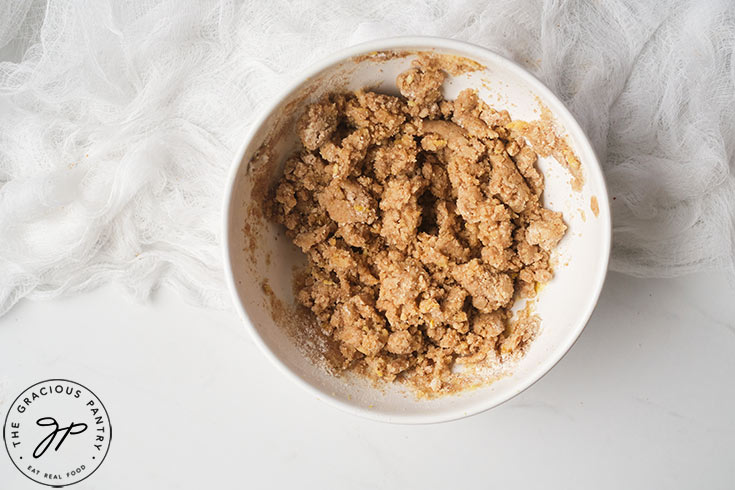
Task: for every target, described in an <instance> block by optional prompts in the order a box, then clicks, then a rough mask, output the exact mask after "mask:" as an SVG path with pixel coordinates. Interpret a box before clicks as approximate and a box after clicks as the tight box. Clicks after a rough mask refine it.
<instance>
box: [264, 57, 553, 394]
mask: <svg viewBox="0 0 735 490" xmlns="http://www.w3.org/2000/svg"><path fill="white" fill-rule="evenodd" d="M444 78H445V71H443V69H442V67H441V66H440V65H439V64H438V63H437V62H436V61H435V59H433V58H431V57H427V56H421V57H419V58H418V59H417V60H416V61H415V62H414V66H413V67H412V68H411V69H409V70H408V71H406V72H403V73H401V74H400V75H399V76H398V78H397V81H396V83H397V86H398V89H399V90H400V93H401V94H402V97H394V96H390V95H385V94H380V93H375V92H371V91H363V90H359V91H357V92H354V93H333V94H329V95H328V96H325V97H324V98H322V99H321V100H320V101H319V102H317V103H314V104H311V105H310V106H309V107H308V108H307V110H306V112H305V114H304V115H303V117H302V118H301V119H300V121H299V124H298V134H299V138H300V140H301V143H302V145H303V149H302V150H301V151H298V152H297V153H295V154H294V155H292V156H291V157H290V158H289V159H288V161H287V162H286V165H285V170H284V175H283V177H282V178H281V179H280V181H279V183H278V185H277V187H276V188H275V191H274V196H275V200H274V201H275V204H274V207H273V210H272V217H273V219H274V220H276V221H277V222H278V223H281V224H283V225H284V226H285V227H286V234H287V235H288V237H289V238H290V239H291V240H293V243H294V244H296V245H297V246H298V247H300V248H301V250H303V252H304V253H305V254H306V256H307V257H308V262H309V266H308V274H307V277H306V279H305V280H304V281H303V283H302V284H301V285H300V288H299V291H298V301H299V302H300V303H301V304H302V305H304V306H305V307H307V308H308V309H309V310H311V312H313V314H314V315H315V317H316V319H317V320H318V323H319V325H320V326H321V329H322V330H323V331H324V333H325V334H326V335H328V336H329V337H330V338H331V339H332V340H333V341H334V342H335V343H336V345H337V347H338V350H339V353H340V355H339V359H338V364H339V366H338V367H339V368H340V369H351V370H356V371H358V372H360V373H364V374H366V375H368V376H371V377H373V378H379V379H382V380H386V381H393V380H399V381H406V382H409V383H410V384H411V385H413V386H414V387H417V388H418V389H419V391H424V392H439V391H441V390H442V388H443V387H445V386H446V382H447V380H448V379H449V378H450V377H451V373H452V368H453V367H454V366H455V364H457V363H462V364H472V363H478V362H480V361H483V360H486V359H488V358H490V359H497V358H502V357H503V356H507V355H512V354H513V353H516V352H519V351H520V350H522V349H523V348H524V347H525V345H526V344H527V343H528V342H529V341H530V340H531V339H532V338H533V335H534V333H535V328H536V327H535V325H536V324H535V322H520V323H518V324H515V325H511V323H510V322H509V318H510V308H511V306H512V305H513V303H514V301H515V300H516V299H518V298H519V297H530V296H533V295H534V294H535V291H536V288H537V286H538V285H539V284H542V283H545V282H547V281H549V280H550V279H551V277H552V270H551V267H550V264H549V256H550V252H551V251H552V250H553V249H554V247H555V246H556V245H557V243H558V242H559V240H561V238H562V237H563V235H564V233H565V230H566V225H565V224H564V221H563V220H562V215H561V213H558V212H555V211H552V210H550V209H546V208H544V207H543V206H542V204H541V195H542V193H543V190H544V179H543V175H542V174H541V173H540V172H539V170H538V169H537V167H536V165H535V163H536V159H537V155H536V152H535V151H534V150H533V149H532V148H531V147H530V146H529V145H527V144H526V141H525V139H524V138H523V137H522V136H521V135H519V134H518V133H517V132H515V131H513V130H512V129H509V126H510V127H511V128H512V124H513V123H512V121H511V118H510V116H509V114H508V112H507V111H496V110H494V109H493V108H491V107H489V106H488V105H487V104H486V103H484V102H483V101H482V100H480V99H479V98H478V95H477V93H476V92H475V91H473V90H469V89H468V90H464V91H463V92H461V93H460V94H459V96H458V97H457V99H456V100H454V101H448V100H444V98H443V97H442V93H441V87H442V83H443V82H444Z"/></svg>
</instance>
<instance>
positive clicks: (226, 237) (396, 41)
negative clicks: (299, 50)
mask: <svg viewBox="0 0 735 490" xmlns="http://www.w3.org/2000/svg"><path fill="white" fill-rule="evenodd" d="M400 49H426V50H431V49H447V50H453V51H457V52H460V53H461V54H462V55H464V56H467V57H469V58H471V59H474V58H480V59H483V58H484V59H488V60H492V61H493V62H494V63H497V64H499V65H502V66H503V67H504V68H506V69H508V70H510V71H512V72H514V73H515V74H516V75H518V76H519V77H520V78H522V79H524V80H525V81H526V82H527V83H528V84H529V85H530V86H531V88H532V89H533V90H534V91H535V92H536V93H538V94H542V95H543V96H544V98H545V99H546V100H547V101H548V100H551V101H553V102H554V103H555V105H556V106H557V107H556V108H555V110H554V111H553V112H554V114H555V115H557V116H559V115H561V116H563V118H564V120H565V129H566V130H567V133H569V134H571V133H574V134H575V136H577V138H576V139H577V145H578V147H579V149H580V150H581V151H580V153H582V152H584V153H585V154H587V155H589V158H588V159H587V161H585V162H584V164H585V167H586V168H587V172H588V174H589V173H590V172H594V173H595V174H597V175H596V176H595V178H596V180H599V182H600V184H601V189H600V192H599V193H597V194H596V195H595V197H597V202H598V206H599V216H598V217H597V218H598V219H600V220H601V224H602V233H603V247H604V249H603V255H602V260H600V261H599V263H598V271H596V272H597V274H596V276H597V278H598V280H597V283H596V284H595V285H594V288H593V291H592V294H591V295H590V298H591V299H592V301H590V302H589V303H588V307H587V309H586V310H585V311H584V313H583V314H582V315H580V316H579V319H578V321H577V322H576V324H575V325H574V328H573V329H570V331H569V334H568V335H567V337H566V340H565V342H563V343H562V344H560V345H559V346H557V348H556V349H554V350H553V351H551V352H550V353H549V355H548V356H547V357H546V359H545V360H544V361H543V362H541V363H539V364H538V365H537V366H536V367H535V368H534V369H533V370H532V371H531V373H532V374H531V375H529V376H527V378H526V379H524V380H522V381H521V382H519V383H518V385H517V386H514V387H513V389H512V390H511V392H510V394H508V395H507V396H505V397H504V398H502V399H500V400H490V401H485V402H483V401H482V400H480V401H478V402H476V403H475V404H474V405H473V407H471V409H469V410H466V409H462V408H452V407H448V408H447V409H444V410H442V411H441V412H438V413H427V414H410V415H409V414H406V415H404V414H395V413H384V412H381V411H380V410H373V409H366V408H363V407H360V406H357V405H353V404H350V403H346V402H344V401H343V400H340V399H338V398H336V397H334V396H332V395H331V394H330V393H328V392H325V391H323V390H321V389H319V388H318V387H316V386H314V385H312V384H310V383H309V382H307V381H306V380H304V379H303V378H301V377H300V376H298V375H297V374H296V373H294V372H293V371H292V370H291V369H290V368H289V367H288V366H287V365H286V364H285V363H284V362H283V361H282V360H281V359H280V358H279V357H278V356H276V355H275V354H274V353H273V351H271V350H270V348H269V347H268V346H267V345H266V344H265V341H264V340H263V338H262V337H261V335H260V333H259V332H258V330H257V329H256V328H255V326H254V325H253V323H252V321H251V320H250V318H249V316H248V314H247V311H246V310H245V308H244V306H243V304H242V302H241V301H240V297H239V294H238V291H237V287H236V284H235V277H234V271H233V266H232V261H231V259H230V253H231V250H230V238H231V235H232V233H231V232H232V231H234V230H232V229H231V228H230V226H229V224H230V218H231V213H232V209H233V207H232V198H233V195H234V191H235V180H236V177H237V174H238V172H239V170H240V167H241V165H243V161H242V160H243V157H244V155H245V152H246V151H247V149H248V147H249V146H250V144H251V142H252V140H253V139H254V138H255V136H256V134H257V132H258V130H259V129H260V127H261V126H262V125H263V124H264V123H265V121H266V120H267V118H268V117H269V116H270V114H271V113H272V112H273V111H274V110H275V109H276V108H277V107H278V105H279V104H280V103H281V102H282V101H283V100H284V99H285V98H287V97H288V96H289V95H290V94H292V93H293V92H294V91H295V90H297V89H298V88H299V87H300V86H301V85H302V84H303V83H304V82H305V81H307V80H308V79H309V78H311V77H313V76H315V75H318V74H319V73H321V72H322V71H323V70H325V69H327V68H329V67H331V66H333V65H335V64H338V63H340V62H343V61H345V60H348V59H350V58H352V57H355V56H359V55H362V54H367V53H371V52H374V51H390V50H400ZM222 219H223V221H222V224H223V233H222V251H223V255H224V269H225V271H224V272H225V279H226V282H227V286H228V289H229V291H230V295H231V297H232V299H233V302H234V304H235V309H236V310H237V313H238V316H239V317H240V319H241V321H242V322H243V323H244V324H245V325H246V328H247V330H248V331H249V332H250V336H251V338H252V340H253V341H254V342H255V344H256V345H257V346H258V348H259V349H260V351H261V352H262V353H263V354H264V355H265V357H266V358H268V359H269V360H270V361H271V362H272V363H273V364H274V365H275V366H276V367H277V368H278V370H279V371H281V372H282V373H283V374H285V376H286V377H287V378H290V379H291V380H292V381H293V382H295V383H296V384H297V385H299V386H300V387H301V388H302V389H304V390H305V391H306V392H307V393H309V394H311V395H313V396H315V397H316V398H317V399H319V400H323V401H324V402H326V403H327V404H328V405H331V406H332V407H335V408H337V409H339V410H341V411H343V412H347V413H350V414H353V415H358V416H360V417H363V418H366V419H370V420H375V421H379V422H387V423H393V424H411V425H415V424H433V423H440V422H449V421H453V420H459V419H463V418H465V417H470V416H472V415H476V414H479V413H482V412H485V411H487V410H490V409H492V408H495V407H497V406H499V405H502V404H503V403H506V402H507V401H508V400H511V399H513V398H515V397H516V396H518V395H519V394H520V393H522V392H524V391H525V390H527V389H528V388H530V387H531V386H532V385H534V384H535V383H536V382H538V381H539V380H540V379H541V378H543V377H544V376H545V375H546V374H547V373H548V372H549V371H550V370H551V369H553V367H554V366H556V364H558V363H559V361H561V360H562V359H563V358H564V356H566V354H567V353H568V352H569V350H570V349H571V348H572V346H573V345H574V344H575V342H576V341H577V339H578V338H579V336H580V334H581V333H582V331H583V330H584V328H585V327H586V326H587V323H588V322H589V319H590V317H591V316H592V312H593V311H594V309H595V307H596V306H597V303H598V301H599V297H600V293H601V292H602V287H603V285H604V283H605V278H606V275H607V269H608V264H609V260H610V249H611V244H612V222H611V221H612V220H611V211H610V200H609V193H608V190H607V183H606V181H605V175H604V173H603V172H602V167H601V165H600V162H599V159H598V158H597V154H596V152H595V150H594V148H593V147H592V145H591V143H590V141H589V139H588V137H587V135H586V133H585V132H584V130H583V129H582V127H581V126H580V125H579V123H578V122H577V120H576V118H575V117H574V116H573V115H572V113H571V112H570V111H569V109H568V108H567V107H566V105H565V104H564V103H563V102H562V101H561V100H560V99H559V98H558V97H557V96H556V95H555V94H554V93H553V92H552V91H551V90H550V89H549V88H548V87H547V86H546V85H545V84H544V83H543V82H541V81H540V80H539V79H538V78H536V77H535V76H534V75H533V74H531V73H530V72H529V71H527V70H526V69H525V68H523V67H522V66H520V65H519V64H518V63H516V62H515V61H513V60H510V59H508V58H506V57H504V56H502V55H500V54H498V53H496V52H494V51H492V50H490V49H488V48H485V47H483V46H479V45H476V44H472V43H469V42H465V41H459V40H456V39H449V38H443V37H435V36H396V37H387V38H380V39H375V40H371V41H367V42H363V43H359V44H355V45H352V46H349V47H346V48H343V49H340V50H338V51H336V52H334V53H333V54H331V55H329V56H327V57H326V58H323V59H321V60H319V61H317V62H316V63H314V64H312V65H310V66H308V67H307V68H306V69H304V70H301V71H300V72H299V73H297V74H296V75H295V76H294V77H293V79H292V81H291V82H290V83H289V84H287V86H286V87H285V88H284V89H283V90H282V91H281V92H280V93H279V95H278V96H276V97H274V98H273V99H272V100H271V101H269V102H268V103H267V104H266V106H265V107H264V108H263V109H262V110H261V111H260V113H259V114H258V116H257V118H256V119H255V120H254V121H253V123H252V124H251V126H250V127H249V129H248V130H247V131H246V134H245V137H244V139H243V143H242V144H241V145H240V147H239V149H238V150H237V152H236V153H235V157H234V160H233V162H232V163H231V166H230V169H229V173H228V176H227V180H226V184H225V193H224V201H223V212H222Z"/></svg>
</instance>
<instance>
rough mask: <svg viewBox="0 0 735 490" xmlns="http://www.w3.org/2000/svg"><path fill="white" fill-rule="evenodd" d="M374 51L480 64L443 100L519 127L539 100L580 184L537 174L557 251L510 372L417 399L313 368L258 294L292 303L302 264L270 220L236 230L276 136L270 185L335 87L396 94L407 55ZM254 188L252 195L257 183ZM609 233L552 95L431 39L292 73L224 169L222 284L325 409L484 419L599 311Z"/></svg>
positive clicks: (602, 193)
mask: <svg viewBox="0 0 735 490" xmlns="http://www.w3.org/2000/svg"><path fill="white" fill-rule="evenodd" d="M384 51H389V52H406V51H408V52H412V53H413V52H417V51H432V52H436V53H439V54H449V55H459V56H463V57H467V58H470V59H472V60H475V61H477V62H479V63H480V64H482V65H484V66H485V67H486V69H485V70H482V71H478V72H474V73H470V74H465V75H460V76H457V77H450V78H449V79H448V80H447V82H445V96H446V97H447V98H450V99H451V98H454V97H455V96H456V95H457V94H458V93H459V91H461V90H462V89H464V88H467V87H473V88H476V89H478V90H479V92H480V95H481V97H482V98H483V99H485V100H486V101H487V102H488V103H489V104H490V105H492V106H494V107H496V108H499V109H507V110H508V111H509V112H510V114H511V116H512V117H513V119H525V120H531V119H536V118H538V112H539V109H540V105H539V104H540V103H542V104H544V105H545V106H546V107H547V108H548V109H549V110H550V111H551V114H552V115H553V116H554V118H555V120H556V124H557V126H558V127H559V129H560V130H561V132H562V134H564V135H565V136H566V137H567V139H568V142H569V144H570V145H571V148H572V149H573V150H574V152H575V153H576V154H577V156H578V157H579V160H580V161H581V164H582V169H583V173H584V179H585V185H584V187H583V189H582V191H581V192H575V191H572V189H571V184H570V176H569V174H568V172H567V171H566V170H565V169H563V168H562V167H561V166H560V165H559V164H558V163H557V162H556V161H555V160H553V159H541V160H540V162H539V166H540V168H541V169H542V171H543V172H544V174H545V177H546V191H545V203H546V204H547V205H548V206H550V207H551V208H552V209H554V210H558V211H562V212H563V214H564V219H565V221H566V223H567V225H568V227H569V229H568V231H567V234H566V236H565V237H564V239H563V240H562V242H561V243H560V245H559V247H558V252H557V257H556V260H557V261H556V263H557V265H556V267H555V277H554V279H553V280H552V281H551V282H550V283H549V284H548V285H547V286H546V287H544V288H543V290H542V291H541V292H540V294H539V297H538V300H537V306H536V311H537V313H538V315H539V316H540V318H541V330H540V333H539V335H538V336H537V338H536V339H535V340H534V341H533V342H532V344H531V346H530V348H529V349H528V352H527V354H526V355H525V357H524V358H523V359H522V360H520V361H519V362H518V363H517V364H516V365H515V366H514V368H513V371H512V374H510V375H507V376H506V377H504V378H501V379H499V380H497V381H495V382H493V383H491V384H489V385H487V386H485V387H481V388H476V389H474V390H470V391H467V392H464V393H461V394H458V395H451V396H445V397H441V398H437V399H431V400H426V399H421V400H419V399H417V398H416V397H415V396H413V395H412V394H411V393H410V392H407V390H406V389H405V388H404V387H402V386H400V385H398V386H388V387H387V388H385V389H377V388H375V387H374V386H373V385H371V384H370V383H369V382H366V381H364V380H359V379H354V377H353V378H344V377H336V376H333V375H330V374H329V373H327V372H326V371H325V370H324V369H322V368H321V367H320V366H318V365H316V364H315V363H313V362H312V361H311V360H310V359H309V358H308V357H307V356H306V355H304V353H303V351H302V349H300V348H299V346H298V345H297V342H296V341H295V339H294V337H293V336H292V335H290V334H289V333H288V332H287V331H286V330H285V329H284V328H281V327H280V326H279V325H277V324H275V322H274V321H273V319H272V317H271V314H270V310H269V307H268V298H267V297H266V296H267V295H266V294H265V293H264V291H263V288H262V286H261V283H262V281H263V280H264V279H267V280H268V284H269V286H270V287H271V288H272V290H273V291H274V292H275V294H276V296H278V297H279V298H280V299H282V300H283V301H284V302H285V303H290V302H292V301H293V294H292V267H293V266H294V265H295V264H299V263H303V257H302V254H301V252H300V250H299V249H297V248H296V247H295V246H293V245H291V244H290V241H289V240H288V239H287V238H286V237H285V235H284V234H283V231H282V229H281V228H280V227H279V226H276V225H273V224H269V223H265V224H263V223H261V224H259V225H258V226H259V227H260V230H259V232H258V237H257V240H256V241H255V243H249V242H248V237H246V236H245V234H244V233H243V226H244V224H245V223H246V222H248V221H249V222H251V224H252V221H253V219H252V217H250V216H248V212H247V209H248V205H249V203H250V199H251V191H252V190H253V185H254V184H255V182H254V180H255V179H254V178H253V175H254V173H257V168H256V167H257V166H258V165H259V163H258V162H254V163H253V164H252V165H251V164H250V162H251V159H252V157H253V155H254V154H255V152H256V150H258V148H259V147H261V145H262V144H263V142H264V141H266V139H267V138H273V139H274V140H275V145H274V146H273V152H272V154H271V155H270V157H271V158H272V159H273V160H272V161H274V162H277V164H278V165H279V167H278V169H277V171H276V172H275V174H274V176H273V178H277V177H278V176H279V175H280V171H281V169H282V164H283V161H284V160H285V158H286V156H287V155H288V154H289V153H290V152H291V151H292V150H293V149H294V148H296V142H297V137H296V134H295V130H294V128H293V124H294V121H295V120H297V119H298V117H299V116H300V114H301V113H302V111H303V109H304V107H305V106H306V104H308V103H310V102H313V101H315V100H316V99H318V98H319V97H320V96H321V95H322V94H324V93H325V92H329V91H333V90H337V89H349V90H354V89H358V88H361V87H365V86H370V87H378V88H379V90H382V91H386V92H393V93H397V91H396V88H395V78H396V75H397V74H398V73H400V72H401V71H403V70H405V69H407V68H408V67H409V65H410V62H411V60H412V59H413V58H414V57H415V55H409V56H397V57H394V58H392V59H388V60H385V59H381V57H380V55H375V52H384ZM488 87H489V89H488ZM258 187H260V188H262V182H260V183H258ZM593 197H594V198H596V199H597V202H598V206H599V214H598V215H597V216H595V214H594V213H593V211H592V210H591V205H590V202H591V199H592V198H593ZM610 235H611V231H610V208H609V203H608V196H607V191H606V188H605V182H604V179H603V175H602V171H601V170H600V165H599V163H598V161H597V158H596V157H595V153H594V151H593V149H592V147H591V146H590V144H589V141H588V140H587V138H586V136H585V135H584V133H583V131H582V129H581V128H580V127H579V124H577V122H576V121H575V120H574V118H573V117H572V115H571V114H570V113H569V111H568V110H567V109H566V108H565V107H564V105H563V104H562V103H561V102H560V101H559V99H557V98H556V96H554V94H552V93H551V91H550V90H549V89H548V88H546V87H545V86H544V85H543V84H542V83H541V82H539V81H538V80H537V79H536V78H534V77H533V76H532V75H531V74H529V73H528V72H527V71H525V70H524V69H523V68H521V67H520V66H518V65H517V64H515V63H514V62H512V61H509V60H507V59H505V58H503V57H501V56H499V55H497V54H495V53H493V52H491V51H488V50H487V49H485V48H481V47H479V46H474V45H472V44H468V43H464V42H459V41H453V40H449V39H441V38H432V37H402V38H392V39H383V40H378V41H373V42H368V43H365V44H360V45H357V46H353V47H350V48H348V49H345V50H343V51H341V52H339V53H337V54H335V55H333V56H331V57H329V58H327V59H326V60H323V61H322V62H321V63H318V64H316V65H315V66H313V67H311V68H310V69H309V70H308V71H306V72H305V73H302V74H301V75H300V76H299V77H298V78H297V79H296V80H295V81H294V83H293V85H292V86H291V87H290V88H289V89H288V90H286V91H285V92H284V93H283V95H282V96H281V97H280V98H278V99H277V100H274V101H273V102H272V104H271V105H270V107H268V108H267V110H266V111H265V112H264V113H263V114H262V116H261V117H260V118H258V120H257V121H256V122H255V123H254V124H253V126H252V129H251V131H250V133H249V134H248V136H247V137H246V138H245V142H244V143H243V145H242V148H241V149H240V151H239V152H238V154H237V156H236V158H235V162H234V165H233V166H232V171H231V174H230V177H229V180H228V183H227V191H226V197H225V209H224V247H225V250H224V252H225V270H226V275H227V281H228V284H229V287H230V289H231V291H232V295H233V298H234V301H235V305H236V308H237V310H238V312H239V314H240V316H241V317H242V319H243V321H244V322H245V324H246V325H247V328H248V329H249V330H250V332H251V333H252V335H253V339H254V340H255V342H256V343H257V344H258V345H259V346H260V348H261V349H262V351H263V352H264V353H265V355H266V356H267V357H268V358H269V359H271V360H272V361H273V362H274V363H275V365H276V366H278V367H279V368H280V369H281V371H283V372H284V373H285V374H286V375H287V376H288V377H290V378H291V379H293V380H294V381H296V383H297V384H299V385H300V386H302V387H303V388H305V389H306V390H307V391H308V392H310V393H312V394H313V395H314V396H316V397H318V398H320V399H322V400H324V401H326V402H327V403H329V404H331V405H333V406H336V407H337V408H340V409H343V410H345V411H347V412H351V413H354V414H357V415H361V416H364V417H367V418H370V419H375V420H380V421H385V422H397V423H433V422H442V421H448V420H453V419H458V418H461V417H465V416H468V415H472V414H476V413H479V412H482V411H484V410H487V409H489V408H492V407H495V406H496V405H498V404H500V403H502V402H504V401H506V400H508V399H510V398H512V397H513V396H515V395H517V394H518V393H520V392H521V391H523V390H525V389H526V388H528V387H529V386H530V385H531V384H533V383H534V382H535V381H537V380H538V379H539V378H541V376H543V375H544V374H545V373H546V372H547V371H549V370H550V369H551V368H552V367H553V366H554V364H556V363H557V362H558V361H559V360H560V359H561V358H562V356H563V355H564V354H565V353H566V352H567V350H569V348H570V347H571V346H572V344H573V343H574V341H575V340H576V339H577V337H578V336H579V334H580V333H581V331H582V329H583V328H584V326H585V324H586V323H587V320H588V319H589V317H590V315H591V314H592V310H593V309H594V307H595V304H596V303H597V299H598V296H599V294H600V290H601V289H602V284H603V282H604V279H605V274H606V272H607V263H608V257H609V253H610ZM249 236H250V237H251V238H252V236H253V234H252V233H250V234H249ZM249 247H254V249H253V252H252V254H251V252H250V251H248V252H247V253H246V252H245V250H246V249H248V250H250V249H249ZM268 255H270V257H269V258H268V257H267V256H268ZM252 258H254V259H255V261H254V262H251V259H252Z"/></svg>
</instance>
